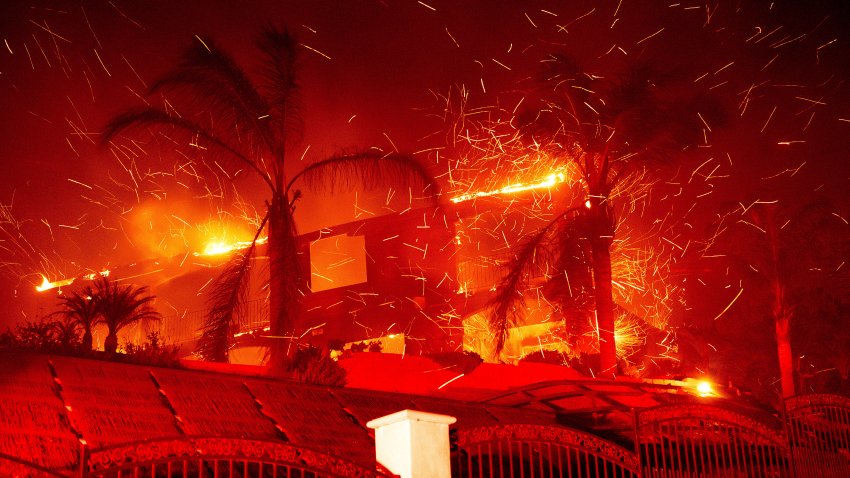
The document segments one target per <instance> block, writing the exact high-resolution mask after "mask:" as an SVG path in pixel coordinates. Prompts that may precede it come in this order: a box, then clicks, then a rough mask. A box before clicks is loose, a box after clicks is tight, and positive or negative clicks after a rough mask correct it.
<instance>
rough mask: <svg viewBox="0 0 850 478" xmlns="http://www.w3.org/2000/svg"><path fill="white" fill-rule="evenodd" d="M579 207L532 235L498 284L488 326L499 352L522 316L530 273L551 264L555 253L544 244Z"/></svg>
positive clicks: (491, 304) (516, 254) (496, 350)
mask: <svg viewBox="0 0 850 478" xmlns="http://www.w3.org/2000/svg"><path fill="white" fill-rule="evenodd" d="M576 211H577V209H570V210H568V211H566V212H564V213H562V214H560V215H558V216H557V217H555V218H554V219H553V220H552V221H551V222H549V224H547V225H546V226H544V227H543V228H541V229H540V230H538V231H537V232H535V233H534V234H532V235H530V236H528V237H527V238H526V239H525V240H524V241H523V242H522V245H521V246H520V247H519V249H518V250H517V252H516V253H515V255H514V257H513V258H512V259H511V261H510V262H508V264H507V265H506V269H507V273H506V274H505V276H504V277H503V278H502V280H501V281H500V282H499V284H498V286H496V295H495V296H493V298H492V299H491V300H490V304H489V305H490V307H491V308H492V312H491V315H490V318H489V320H488V326H489V329H490V334H491V335H492V336H493V351H494V352H495V353H496V354H499V353H500V352H501V351H502V350H503V349H504V348H505V342H507V339H508V335H509V331H510V329H511V327H514V326H516V325H517V324H519V322H520V321H521V320H522V317H523V312H522V307H521V302H522V301H523V300H524V297H523V295H522V289H525V287H526V285H527V283H528V278H529V276H530V275H531V274H532V273H533V271H534V268H535V267H537V266H539V265H541V264H551V261H552V259H553V257H554V255H553V254H550V253H547V251H546V248H545V247H544V246H545V245H546V243H547V242H548V241H549V240H550V239H551V236H552V234H553V233H554V232H555V231H556V230H557V229H558V226H559V225H560V224H561V222H562V221H563V220H564V219H566V218H567V217H568V216H570V215H573V214H575V213H576Z"/></svg>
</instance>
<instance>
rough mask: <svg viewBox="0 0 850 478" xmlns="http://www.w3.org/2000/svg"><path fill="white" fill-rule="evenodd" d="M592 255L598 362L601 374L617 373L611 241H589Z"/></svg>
mask: <svg viewBox="0 0 850 478" xmlns="http://www.w3.org/2000/svg"><path fill="white" fill-rule="evenodd" d="M590 249H591V252H592V254H593V288H594V298H595V300H596V321H597V326H598V328H599V362H600V367H601V369H602V374H603V375H606V376H610V375H611V374H615V373H616V372H617V345H616V342H615V339H614V298H613V287H612V285H611V281H612V278H613V277H612V274H611V241H610V240H606V239H605V238H597V239H595V240H591V241H590Z"/></svg>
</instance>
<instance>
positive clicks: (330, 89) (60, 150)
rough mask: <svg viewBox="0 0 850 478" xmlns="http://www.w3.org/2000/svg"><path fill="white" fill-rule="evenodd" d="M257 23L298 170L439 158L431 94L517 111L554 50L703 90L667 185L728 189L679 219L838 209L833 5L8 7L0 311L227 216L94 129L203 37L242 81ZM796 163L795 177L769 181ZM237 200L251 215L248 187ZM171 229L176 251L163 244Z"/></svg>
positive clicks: (847, 106)
mask: <svg viewBox="0 0 850 478" xmlns="http://www.w3.org/2000/svg"><path fill="white" fill-rule="evenodd" d="M268 24H273V25H280V26H287V27H288V28H289V29H290V30H291V31H293V32H294V33H296V35H297V36H298V38H299V41H300V42H301V44H302V45H303V46H302V48H301V55H302V56H301V58H302V64H301V66H302V69H301V83H302V85H303V94H304V107H305V109H304V117H305V121H306V131H305V137H304V140H303V143H302V145H301V146H300V147H299V148H296V151H295V152H294V154H296V155H299V156H300V154H301V153H303V152H304V151H305V150H306V151H307V153H306V154H305V161H311V160H317V159H321V158H322V157H324V156H326V155H328V154H331V153H334V152H337V151H340V150H344V149H346V148H349V147H352V146H357V147H360V148H363V147H368V146H372V145H375V146H378V147H381V148H383V149H385V150H387V149H392V148H393V147H397V148H398V149H400V150H403V151H419V150H425V149H428V148H433V147H439V146H442V145H444V144H445V132H443V131H441V128H442V127H443V122H442V120H440V118H439V115H440V114H441V113H442V112H441V109H440V104H441V101H440V99H439V98H438V95H444V94H446V93H448V92H449V91H450V89H451V88H452V87H456V86H461V85H462V86H465V87H466V88H468V89H469V91H470V102H471V104H473V105H494V104H499V105H502V106H504V107H506V108H511V107H512V105H515V104H516V103H517V102H518V99H519V98H521V97H522V96H523V92H525V91H527V90H529V89H532V88H534V87H535V85H536V82H537V79H538V78H539V76H540V74H539V72H540V66H539V65H540V63H539V62H540V60H541V59H542V58H544V57H545V55H546V54H547V53H550V52H557V51H566V52H568V53H569V54H571V55H573V56H576V57H578V58H580V59H582V60H583V61H585V62H586V63H587V64H588V65H590V66H591V69H594V68H595V69H597V70H593V71H598V72H600V73H602V74H604V72H606V71H609V68H610V67H611V65H615V64H618V63H619V64H621V63H624V62H625V61H630V60H632V59H636V58H642V57H643V58H646V59H650V60H652V61H655V62H656V63H658V64H661V65H664V67H665V68H669V69H670V70H671V71H674V72H677V74H679V75H682V76H684V77H687V78H689V79H691V83H692V84H694V85H696V86H695V87H703V86H706V85H710V86H711V88H710V91H712V92H713V93H716V94H717V95H718V97H719V98H721V101H722V103H723V104H724V105H725V106H726V108H727V109H728V120H727V121H726V124H725V125H715V127H714V128H712V131H711V133H710V135H708V136H707V139H708V142H709V143H710V144H712V147H711V148H703V149H704V150H703V151H700V154H701V155H703V156H704V158H703V159H700V160H699V161H697V162H695V163H693V164H692V163H686V164H682V165H681V167H680V174H679V176H678V177H677V178H678V179H676V180H673V181H670V182H672V183H677V182H681V183H682V184H685V185H687V184H689V183H699V182H700V178H702V176H703V175H704V174H705V173H706V171H707V168H706V170H700V171H697V173H696V174H692V173H693V171H694V170H695V168H696V167H697V166H698V165H699V164H700V163H702V161H703V160H704V159H711V160H712V163H710V164H709V166H708V167H710V168H712V169H713V168H714V167H715V166H719V169H717V170H716V173H715V174H716V175H717V176H718V177H721V179H717V180H716V181H714V182H711V184H708V182H706V181H705V180H704V178H703V180H702V183H701V184H700V185H699V186H694V188H693V189H692V190H690V191H688V192H686V193H684V194H683V195H682V197H683V199H682V201H683V202H682V203H681V204H675V205H673V204H672V201H671V204H669V205H668V204H662V205H661V206H663V207H669V210H670V211H672V214H674V215H675V214H681V216H682V217H681V218H680V219H682V220H683V221H684V220H691V221H693V220H694V219H693V218H692V217H685V216H686V213H687V212H688V211H693V209H694V208H693V207H692V206H693V204H694V201H697V200H699V201H701V202H700V203H699V204H700V207H698V208H697V210H698V211H699V214H701V215H702V216H700V217H701V218H703V219H706V220H707V218H710V216H711V213H712V209H713V208H715V207H717V205H718V204H720V203H723V202H729V201H731V202H736V201H749V200H752V199H755V198H757V197H768V196H776V197H780V196H781V197H783V198H786V197H787V198H788V200H797V199H799V198H800V195H807V194H827V195H829V196H831V197H832V198H833V199H834V200H836V201H837V202H838V203H839V205H838V207H839V209H841V210H843V211H846V210H847V201H846V193H844V192H843V191H844V190H845V189H846V188H847V186H848V181H847V178H848V169H850V167H848V165H847V164H848V161H847V159H848V158H847V155H848V154H847V153H848V137H850V100H848V96H850V95H848V93H847V79H848V67H847V63H848V62H847V60H848V51H850V50H848V48H847V44H848V41H850V39H848V27H850V16H848V7H847V6H846V3H845V2H843V1H838V0H836V1H833V2H828V1H813V2H796V1H786V2H767V1H763V2H736V1H720V2H715V1H710V2H704V1H699V2H697V1H685V2H672V1H669V2H653V1H643V0H641V1H638V0H622V1H599V2H591V1H570V2H562V1H538V0H535V1H505V0H486V1H485V0H475V1H466V0H427V1H421V2H417V1H415V0H398V1H395V0H334V1H330V0H328V1H308V0H299V1H209V0H207V1H180V2H172V1H165V0H151V1H145V2H140V1H129V0H111V1H99V0H65V1H58V0H57V1H35V0H7V1H4V2H3V3H2V6H0V37H2V38H0V40H2V42H3V44H2V45H0V204H3V205H4V206H8V207H6V208H5V211H7V212H8V213H9V214H11V216H12V217H14V219H15V220H16V221H17V224H11V223H10V218H6V223H5V227H6V229H7V231H8V234H7V235H6V236H5V237H4V242H3V243H2V244H0V246H2V248H0V253H1V254H2V261H3V264H4V271H5V274H4V275H5V279H6V282H7V283H6V285H5V286H4V288H5V290H6V292H4V294H10V293H12V292H10V291H13V290H14V289H15V288H17V287H30V286H31V285H32V284H33V283H36V282H39V280H40V278H39V276H38V274H39V273H44V272H47V273H50V274H53V275H56V276H59V275H63V274H76V273H79V272H80V271H82V270H90V269H99V268H101V267H105V266H109V265H110V264H111V265H114V264H121V263H126V262H131V261H134V260H139V259H144V258H149V257H155V256H156V255H157V254H173V253H177V252H179V251H178V249H180V247H184V248H186V247H194V246H195V245H194V244H190V243H191V242H192V241H193V239H192V238H191V237H189V236H191V234H189V233H188V232H187V231H189V230H192V229H193V228H194V226H196V225H198V224H201V223H204V222H208V221H210V219H211V218H215V217H217V213H216V211H218V210H219V209H222V208H224V209H228V208H230V209H232V208H231V205H230V202H231V199H232V194H231V195H228V196H227V198H225V199H224V200H212V199H204V198H202V196H204V195H205V194H206V192H208V190H216V189H217V188H219V187H223V188H224V189H225V190H229V189H230V186H229V183H230V181H228V180H227V178H223V177H222V175H221V174H218V175H216V174H215V173H219V172H218V171H207V172H203V171H199V172H198V173H199V175H201V176H204V178H205V179H204V181H203V182H198V183H195V184H190V185H188V186H186V185H185V184H183V185H180V184H174V182H175V180H176V179H177V178H178V176H180V174H179V173H178V172H176V171H177V170H178V166H177V165H179V164H185V162H186V161H187V158H185V157H180V156H179V155H178V154H177V153H175V152H174V148H170V149H169V148H159V147H157V146H156V145H145V146H142V147H140V150H141V151H143V152H141V151H135V152H134V153H133V155H134V158H133V159H135V164H133V162H131V161H130V159H128V157H121V156H116V155H114V154H112V153H111V152H110V151H109V150H108V148H104V147H101V146H99V144H98V132H99V131H100V130H101V128H102V126H103V125H104V124H105V123H106V122H107V121H108V120H109V118H110V117H111V116H113V115H115V114H116V113H118V112H120V111H122V110H123V109H126V108H129V107H135V106H139V105H142V104H143V101H144V100H143V98H145V88H146V85H150V84H151V83H152V82H153V81H154V80H155V79H156V78H157V77H158V76H159V75H161V74H162V73H163V72H165V71H166V70H167V69H168V68H169V67H170V66H171V65H174V64H175V62H176V61H177V59H178V58H179V55H180V53H181V52H182V51H183V50H184V49H185V48H186V47H187V46H188V45H190V44H191V43H192V42H196V41H198V39H197V38H196V36H197V37H198V38H201V39H204V40H207V41H212V40H214V41H215V42H216V43H217V44H219V45H221V46H222V47H223V48H224V49H226V50H228V51H230V52H232V54H233V55H234V56H235V57H236V59H237V60H238V61H239V62H240V63H243V64H245V65H247V66H248V69H249V71H250V70H251V67H252V66H254V65H255V60H256V56H255V50H254V47H253V45H254V40H255V38H256V37H257V33H258V32H259V31H260V30H261V28H262V27H263V26H265V25H268ZM147 100H148V101H150V102H151V103H154V104H161V102H162V101H163V99H162V98H161V97H159V96H156V97H150V98H147ZM813 113H814V116H812V114H813ZM434 133H436V134H434ZM709 136H710V137H709ZM308 147H309V149H308ZM701 157H702V156H701ZM801 164H803V167H802V168H801V169H800V172H799V173H797V174H794V175H792V174H790V173H785V174H779V173H781V172H782V171H784V170H786V169H790V170H796V169H797V168H798V167H799V166H800V165H801ZM674 169H675V168H674ZM160 173H167V174H160ZM776 174H779V176H777V177H776V178H773V179H764V178H769V177H772V176H774V175H776ZM695 177H696V178H697V180H696V181H694V178H695ZM184 179H185V177H184ZM184 183H185V181H184ZM235 185H236V188H237V190H238V191H239V193H240V194H241V195H242V197H243V198H244V199H245V200H246V201H247V202H248V203H249V204H253V205H254V206H255V207H261V205H262V200H263V195H262V194H260V193H258V192H257V188H256V187H254V186H255V185H253V184H252V183H251V181H250V180H243V179H238V178H237V180H236V181H235ZM671 187H673V189H674V190H675V189H676V188H677V185H676V184H674V185H672V186H671ZM385 196H386V192H385V191H383V192H377V193H374V194H372V195H371V196H370V195H368V194H366V195H365V197H364V196H363V195H361V196H360V197H359V198H358V199H357V201H359V202H358V205H361V206H363V207H367V208H371V207H372V206H374V208H375V209H378V210H380V202H381V199H383V198H384V197H385ZM199 198H200V199H199ZM371 200H374V202H375V204H374V205H372V204H370V201H371ZM661 206H658V207H661ZM299 208H300V212H301V214H300V216H299V222H300V227H301V229H302V230H304V231H306V230H311V229H316V228H320V227H323V226H326V225H329V224H333V223H338V222H342V221H348V220H352V219H353V218H354V217H355V207H354V198H353V196H351V195H344V196H340V197H336V198H328V197H323V196H313V198H309V197H308V198H305V200H304V202H303V203H302V204H301V205H300V206H299ZM842 208H843V209H842ZM690 214H693V213H692V212H691V213H690ZM174 216H178V217H179V219H178V218H175V217H174ZM692 227H694V228H696V229H698V226H697V225H694V224H692ZM18 232H20V233H21V234H20V235H19V234H18ZM171 232H173V233H174V234H173V235H174V236H178V237H179V239H163V237H165V236H168V234H169V233H171ZM192 234H196V235H197V232H193V233H192ZM4 296H5V295H4Z"/></svg>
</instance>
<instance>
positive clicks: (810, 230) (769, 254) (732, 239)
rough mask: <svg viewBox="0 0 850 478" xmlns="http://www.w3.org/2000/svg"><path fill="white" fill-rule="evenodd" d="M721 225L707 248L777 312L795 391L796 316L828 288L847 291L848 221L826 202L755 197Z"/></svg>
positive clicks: (784, 380)
mask: <svg viewBox="0 0 850 478" xmlns="http://www.w3.org/2000/svg"><path fill="white" fill-rule="evenodd" d="M716 228H717V229H716V230H717V233H716V234H715V235H714V237H713V238H712V239H711V240H710V241H709V244H708V247H707V248H706V251H707V252H708V253H710V254H713V255H716V254H721V255H724V256H726V257H727V258H728V260H729V261H730V262H731V264H732V265H733V266H736V269H737V271H738V273H739V274H741V276H742V277H743V279H744V282H743V284H744V285H743V286H742V287H743V290H742V292H741V293H742V294H744V293H746V295H747V296H748V297H749V302H750V303H756V304H759V306H760V307H759V308H761V309H762V310H764V311H765V313H766V315H767V316H769V317H770V318H772V322H773V324H774V333H775V337H776V348H777V350H776V353H777V358H778V363H779V376H780V383H781V386H782V396H783V397H790V396H793V395H795V393H796V391H797V387H796V385H795V380H794V372H795V368H796V367H795V360H794V355H793V353H792V347H791V342H792V334H791V331H792V322H793V320H794V317H795V316H796V315H797V308H798V306H800V305H803V304H805V303H806V302H807V301H810V299H811V298H812V297H815V296H818V295H821V296H822V295H823V294H822V292H823V291H824V290H829V291H835V292H836V293H837V294H838V295H841V294H843V293H844V291H846V287H847V278H846V274H844V271H843V270H842V269H843V267H842V266H843V265H844V262H845V261H846V260H847V256H848V245H850V241H848V240H847V237H848V235H847V232H848V231H847V224H846V223H844V222H843V221H842V220H841V219H839V218H838V217H837V216H835V215H834V214H833V209H832V208H831V207H830V206H829V205H828V204H827V203H825V202H811V203H808V204H803V205H797V204H792V205H791V206H785V207H782V206H780V205H779V203H778V201H755V202H753V203H751V204H749V205H743V204H739V205H738V206H737V207H735V209H734V210H733V211H732V212H730V213H729V214H726V215H724V216H721V218H720V220H719V221H718V224H717V226H716ZM744 300H746V299H744Z"/></svg>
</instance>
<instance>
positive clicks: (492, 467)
mask: <svg viewBox="0 0 850 478" xmlns="http://www.w3.org/2000/svg"><path fill="white" fill-rule="evenodd" d="M454 455H455V460H454V461H455V463H453V466H452V476H455V477H458V478H461V477H462V478H472V477H475V478H479V477H491V478H492V477H500V478H502V477H529V478H531V477H540V478H544V477H570V478H573V477H575V478H585V477H586V478H590V477H605V478H636V477H638V476H639V463H638V461H637V457H635V455H634V454H633V453H631V452H629V451H628V450H626V449H625V448H622V447H620V446H618V445H615V444H613V443H610V442H608V441H606V440H603V439H601V438H599V437H597V436H594V435H590V434H588V433H585V432H581V431H578V430H574V429H571V428H566V427H554V426H542V425H498V426H489V427H481V428H475V429H472V430H459V431H458V438H457V450H455V453H454Z"/></svg>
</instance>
